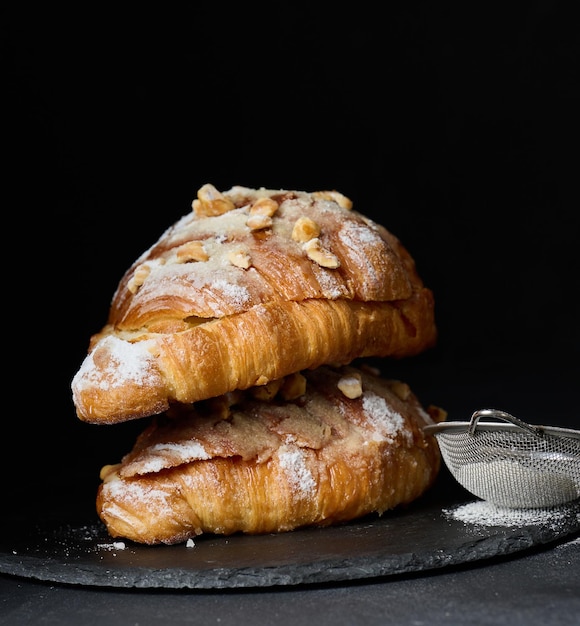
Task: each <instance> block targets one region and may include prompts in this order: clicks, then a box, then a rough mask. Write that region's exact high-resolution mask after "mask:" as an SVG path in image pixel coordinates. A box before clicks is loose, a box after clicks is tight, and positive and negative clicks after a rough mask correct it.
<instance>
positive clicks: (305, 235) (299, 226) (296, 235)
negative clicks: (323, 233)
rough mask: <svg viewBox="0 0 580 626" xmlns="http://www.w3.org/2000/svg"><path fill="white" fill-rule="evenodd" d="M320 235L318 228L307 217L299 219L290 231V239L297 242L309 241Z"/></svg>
mask: <svg viewBox="0 0 580 626" xmlns="http://www.w3.org/2000/svg"><path fill="white" fill-rule="evenodd" d="M318 235H320V226H318V224H317V223H316V222H315V221H314V220H312V219H310V218H309V217H299V218H298V219H297V220H296V222H295V223H294V228H293V229H292V239H294V241H298V242H302V243H303V242H305V241H309V240H310V239H314V238H315V237H318Z"/></svg>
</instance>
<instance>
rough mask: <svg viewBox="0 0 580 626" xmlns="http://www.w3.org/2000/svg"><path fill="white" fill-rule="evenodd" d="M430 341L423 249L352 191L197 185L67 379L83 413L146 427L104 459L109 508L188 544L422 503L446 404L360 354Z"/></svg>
mask: <svg viewBox="0 0 580 626" xmlns="http://www.w3.org/2000/svg"><path fill="white" fill-rule="evenodd" d="M436 335H437V332H436V326H435V321H434V300H433V294H432V292H431V291H430V290H429V289H428V288H427V287H425V286H424V284H423V282H422V280H421V279H420V277H419V275H418V273H417V271H416V267H415V262H414V260H413V258H412V257H411V255H410V254H409V253H408V252H407V250H406V249H405V248H404V247H403V245H402V244H401V243H400V241H399V240H398V239H397V238H396V237H395V236H394V235H392V234H391V233H390V232H389V231H387V230H386V229H385V228H384V227H383V226H381V225H379V224H377V223H375V222H374V221H373V220H371V219H369V218H368V217H365V216H364V215H363V214H361V213H358V212H356V211H355V210H353V208H352V203H351V201H350V200H349V199H348V198H346V197H345V196H344V195H342V194H340V193H338V192H336V191H322V192H314V193H307V192H303V191H288V190H271V189H265V188H260V189H250V188H246V187H239V186H238V187H233V188H231V189H230V190H228V191H224V192H220V191H218V190H217V189H216V188H215V187H214V186H213V185H210V184H207V185H204V186H203V187H201V188H200V189H199V191H198V193H197V197H196V199H195V200H194V201H193V203H192V210H191V211H189V212H188V213H187V214H186V215H184V216H183V217H182V218H181V219H179V220H178V221H177V222H176V223H175V224H174V225H173V226H171V227H170V228H168V229H167V230H166V231H165V233H163V234H162V236H161V237H160V239H159V240H158V241H157V242H156V243H155V244H154V245H153V246H151V247H150V248H149V249H148V250H147V251H145V252H144V253H143V254H142V255H141V256H140V258H138V259H137V260H136V261H135V263H134V264H133V265H132V266H131V267H130V268H129V269H128V270H127V272H126V273H125V275H124V276H123V277H122V279H121V281H120V283H119V285H118V288H117V290H116V292H115V294H114V296H113V299H112V302H111V307H110V312H109V317H108V320H107V323H106V325H105V326H104V327H103V328H102V330H101V331H100V332H98V333H96V334H95V335H93V336H92V337H91V339H90V342H89V348H88V354H87V356H86V358H85V359H84V361H83V363H82V364H81V367H80V368H79V370H78V372H77V373H76V375H75V376H74V378H73V381H72V394H73V401H74V404H75V407H76V412H77V415H78V417H79V418H80V419H81V420H83V421H85V422H89V423H93V424H105V425H113V424H117V423H120V422H124V421H127V420H135V419H143V420H144V423H145V426H144V430H143V431H142V432H141V434H140V435H139V436H138V437H137V440H136V442H135V443H134V446H133V449H132V450H131V451H130V452H128V453H127V454H126V455H125V456H124V457H123V458H122V459H121V461H120V462H119V463H116V464H114V465H105V466H104V467H103V468H102V470H101V474H100V484H99V487H98V491H97V496H96V507H97V513H98V515H99V517H100V519H101V520H102V521H103V523H104V524H105V525H106V527H107V530H108V532H109V534H110V535H111V536H112V537H122V538H126V539H129V540H132V541H135V542H138V543H143V544H175V543H179V542H183V541H186V540H187V539H189V538H192V537H194V536H196V535H199V534H201V533H216V534H223V535H229V534H232V533H248V534H258V533H271V532H282V531H290V530H293V529H297V528H300V527H304V526H327V525H330V524H338V523H343V522H347V521H349V520H353V519H356V518H360V517H362V516H365V515H368V514H379V515H380V514H382V513H384V512H385V511H387V510H389V509H393V508H394V507H397V506H399V505H403V504H407V503H410V502H412V501H413V500H415V499H416V498H418V497H419V496H421V495H422V494H423V493H424V492H425V491H426V490H427V489H428V488H429V487H430V486H431V485H432V483H433V481H434V479H435V477H436V475H437V472H438V470H439V466H440V456H439V450H438V447H437V443H436V441H435V440H434V439H433V438H432V437H430V436H426V435H425V434H424V433H423V427H424V426H425V425H427V424H430V423H433V422H434V421H440V420H441V419H444V412H443V411H442V410H441V409H437V408H435V407H429V408H427V409H425V408H423V406H422V405H421V403H420V402H419V400H418V398H417V397H416V396H415V394H414V393H413V392H412V391H411V389H410V388H409V386H408V385H407V384H405V383H404V382H401V381H399V380H387V379H384V378H382V377H381V375H380V373H379V372H378V371H377V370H376V369H374V368H372V367H369V366H368V365H365V363H364V358H365V357H366V358H367V359H368V358H369V357H388V358H392V359H399V358H402V357H407V356H412V355H415V354H418V353H420V352H422V351H424V350H426V349H427V348H430V347H432V346H433V345H434V344H435V341H436ZM355 363H356V365H355Z"/></svg>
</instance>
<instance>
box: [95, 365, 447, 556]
mask: <svg viewBox="0 0 580 626" xmlns="http://www.w3.org/2000/svg"><path fill="white" fill-rule="evenodd" d="M438 411H440V410H436V409H433V413H432V415H430V414H429V413H428V412H427V411H426V410H425V409H423V408H422V406H421V404H420V402H419V400H418V399H417V397H416V396H415V395H414V394H413V392H412V391H411V390H410V388H409V386H408V385H406V384H405V383H403V382H401V381H396V380H387V379H383V378H381V377H380V376H379V375H378V374H377V373H375V372H371V371H367V370H365V369H361V368H356V367H353V366H342V367H330V366H321V367H320V368H317V369H316V370H307V371H304V372H303V373H295V374H293V375H291V376H289V377H287V378H284V379H283V380H278V381H275V382H274V383H269V384H268V385H265V386H263V387H258V388H253V389H250V390H247V391H245V392H242V391H237V392H235V393H233V394H227V395H225V396H221V397H220V398H214V399H213V400H208V401H205V402H200V403H196V404H194V405H190V406H188V407H186V406H184V405H182V406H177V407H173V409H172V411H170V412H168V413H165V414H163V415H158V416H156V417H154V418H152V420H151V422H150V424H149V425H148V426H147V427H146V429H145V430H144V431H143V432H142V433H141V435H140V436H139V437H138V438H137V441H136V443H135V445H134V448H133V449H132V450H131V452H129V453H128V454H127V455H125V457H124V458H123V459H122V461H121V463H119V464H116V465H108V466H105V467H103V469H102V471H101V478H102V482H101V483H100V485H99V487H98V492H97V512H98V515H99V517H100V519H101V520H102V521H103V522H104V524H105V525H106V527H107V530H108V532H109V534H110V535H111V536H112V537H122V538H126V539H129V540H132V541H135V542H139V543H144V544H150V545H151V544H161V543H162V544H175V543H178V542H182V541H185V540H186V539H188V538H191V537H194V536H196V535H199V534H202V533H214V534H222V535H230V534H232V533H247V534H260V533H270V532H282V531H289V530H293V529H296V528H299V527H303V526H328V525H330V524H337V523H341V522H346V521H349V520H353V519H356V518H359V517H361V516H364V515H367V514H371V513H377V514H382V513H384V512H385V511H387V510H389V509H393V508H394V507H397V506H399V505H402V504H405V503H409V502H411V501H412V500H414V499H416V498H417V497H419V496H420V495H421V494H423V493H424V491H425V490H426V489H427V488H428V487H429V486H430V485H431V484H432V483H433V481H434V479H435V477H436V475H437V473H438V471H439V467H440V454H439V449H438V447H437V444H436V442H435V441H434V440H433V438H432V437H430V436H426V435H425V434H424V433H423V430H422V429H423V427H424V426H425V425H427V424H430V423H433V421H434V420H435V421H440V419H443V417H442V416H441V415H442V414H440V413H439V412H438Z"/></svg>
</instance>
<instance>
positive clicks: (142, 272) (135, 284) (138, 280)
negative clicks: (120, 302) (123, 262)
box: [127, 263, 151, 293]
mask: <svg viewBox="0 0 580 626" xmlns="http://www.w3.org/2000/svg"><path fill="white" fill-rule="evenodd" d="M150 273H151V268H150V267H149V265H147V264H146V263H143V264H142V265H139V266H138V267H137V268H136V270H135V271H134V272H133V276H132V277H131V280H130V281H129V283H128V284H127V289H129V291H130V292H131V293H137V290H138V289H139V287H141V285H142V284H143V283H144V282H145V280H146V279H147V276H149V274H150Z"/></svg>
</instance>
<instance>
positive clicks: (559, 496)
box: [424, 409, 580, 508]
mask: <svg viewBox="0 0 580 626" xmlns="http://www.w3.org/2000/svg"><path fill="white" fill-rule="evenodd" d="M482 417H486V418H496V419H499V420H503V421H501V422H480V421H479V420H480V418H482ZM424 432H425V433H426V434H430V435H435V437H436V439H437V442H438V444H439V448H440V450H441V456H442V458H443V460H444V461H445V464H446V465H447V467H448V468H449V471H450V472H451V474H452V475H453V477H454V478H455V479H456V480H457V481H458V482H459V483H460V484H461V485H462V486H463V487H465V489H467V490H468V491H469V492H470V493H472V494H473V495H475V496H477V497H478V498H481V499H483V500H488V501H489V502H491V503H493V504H495V505H497V506H502V507H509V508H542V507H551V506H558V505H560V504H564V503H566V502H570V501H572V500H575V499H576V498H580V431H579V430H571V429H568V428H557V427H551V426H534V425H532V424H527V423H526V422H522V421H521V420H520V419H518V418H516V417H514V416H513V415H510V414H509V413H505V412H504V411H499V410H496V409H482V410H480V411H475V413H473V415H472V417H471V421H469V422H441V423H439V424H432V425H429V426H425V428H424Z"/></svg>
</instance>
